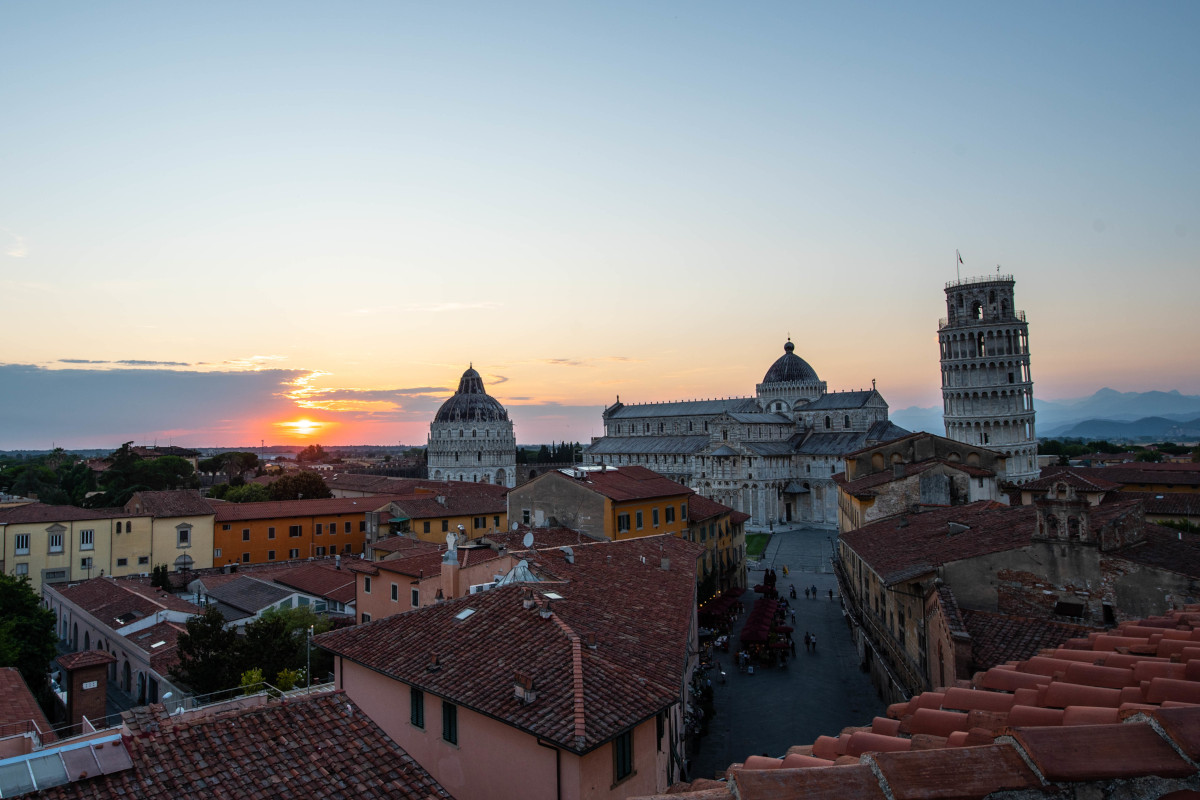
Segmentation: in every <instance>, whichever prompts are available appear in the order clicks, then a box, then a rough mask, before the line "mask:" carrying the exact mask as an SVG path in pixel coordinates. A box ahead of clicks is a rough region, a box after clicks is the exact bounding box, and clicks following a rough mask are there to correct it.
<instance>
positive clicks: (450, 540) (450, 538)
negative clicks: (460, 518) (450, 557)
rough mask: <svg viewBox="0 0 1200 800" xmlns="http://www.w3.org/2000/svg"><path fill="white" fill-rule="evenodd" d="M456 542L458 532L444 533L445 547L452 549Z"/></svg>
mask: <svg viewBox="0 0 1200 800" xmlns="http://www.w3.org/2000/svg"><path fill="white" fill-rule="evenodd" d="M457 544H458V534H457V533H455V532H454V531H450V532H449V533H447V534H446V549H447V550H452V549H454V547H455V546H456V545H457Z"/></svg>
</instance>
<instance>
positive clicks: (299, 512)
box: [207, 497, 391, 522]
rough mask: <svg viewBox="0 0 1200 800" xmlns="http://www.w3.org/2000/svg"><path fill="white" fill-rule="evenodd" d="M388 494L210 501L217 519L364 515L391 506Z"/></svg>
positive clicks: (225, 520)
mask: <svg viewBox="0 0 1200 800" xmlns="http://www.w3.org/2000/svg"><path fill="white" fill-rule="evenodd" d="M389 499H391V498H386V497H323V498H311V499H308V500H263V501H261V502H257V503H223V502H219V501H213V500H208V501H207V502H208V504H209V506H210V508H211V509H212V511H213V513H215V514H216V518H215V521H216V522H234V521H238V522H241V521H245V520H252V519H277V518H283V517H324V516H333V515H335V514H360V513H363V512H366V511H376V510H378V509H380V508H383V507H384V506H385V505H387V503H388V500H389Z"/></svg>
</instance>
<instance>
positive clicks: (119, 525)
mask: <svg viewBox="0 0 1200 800" xmlns="http://www.w3.org/2000/svg"><path fill="white" fill-rule="evenodd" d="M120 532H121V523H119V522H118V523H117V533H120Z"/></svg>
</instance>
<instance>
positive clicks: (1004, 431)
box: [938, 275, 1038, 483]
mask: <svg viewBox="0 0 1200 800" xmlns="http://www.w3.org/2000/svg"><path fill="white" fill-rule="evenodd" d="M1014 283H1015V282H1014V281H1013V277H1012V276H1011V275H989V276H986V277H982V278H965V279H963V280H958V281H952V282H951V283H947V284H946V317H945V318H944V319H942V320H941V322H940V323H939V324H938V340H939V343H940V345H941V352H942V418H943V420H944V421H945V423H946V436H947V438H950V439H954V440H956V441H959V442H966V443H968V444H974V445H982V446H984V447H987V448H989V449H992V450H997V451H999V452H1001V453H1004V454H1005V455H1007V456H1008V474H1007V479H1008V480H1009V481H1010V482H1012V483H1025V482H1026V481H1029V480H1033V479H1034V478H1036V477H1037V476H1038V466H1037V435H1036V433H1035V432H1034V428H1033V378H1032V376H1031V375H1030V373H1029V323H1028V322H1026V321H1025V312H1024V311H1017V310H1016V309H1015V307H1014V305H1013V284H1014Z"/></svg>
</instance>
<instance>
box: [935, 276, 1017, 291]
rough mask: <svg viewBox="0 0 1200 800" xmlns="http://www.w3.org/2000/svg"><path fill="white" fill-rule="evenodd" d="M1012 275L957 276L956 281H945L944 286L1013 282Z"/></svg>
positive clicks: (950, 287) (948, 287)
mask: <svg viewBox="0 0 1200 800" xmlns="http://www.w3.org/2000/svg"><path fill="white" fill-rule="evenodd" d="M1015 282H1016V281H1015V280H1014V279H1013V276H1012V275H1000V274H999V273H997V274H995V275H977V276H975V277H973V278H959V279H958V280H956V281H947V283H946V288H947V289H953V288H954V287H955V286H970V285H971V284H973V283H1015Z"/></svg>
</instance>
